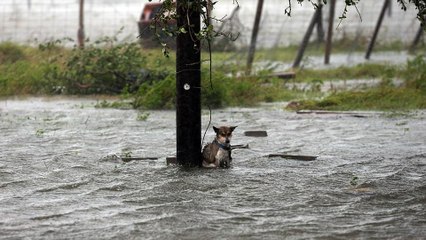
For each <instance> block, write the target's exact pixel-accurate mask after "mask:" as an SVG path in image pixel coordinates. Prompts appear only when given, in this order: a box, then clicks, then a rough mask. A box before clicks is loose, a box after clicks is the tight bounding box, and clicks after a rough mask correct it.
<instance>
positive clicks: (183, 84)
mask: <svg viewBox="0 0 426 240" xmlns="http://www.w3.org/2000/svg"><path fill="white" fill-rule="evenodd" d="M196 4H198V1H196V0H177V14H178V19H177V27H178V29H181V28H184V29H185V31H183V32H185V33H179V34H178V35H177V37H176V147H177V152H176V157H177V162H178V163H179V164H180V165H183V166H187V167H195V166H201V163H202V161H201V160H202V159H201V87H200V85H201V71H200V67H201V61H200V60H201V59H200V57H201V56H200V55H201V54H200V49H201V48H200V41H199V39H197V37H196V34H197V33H199V32H200V12H199V8H198V7H194V6H195V5H196Z"/></svg>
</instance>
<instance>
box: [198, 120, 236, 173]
mask: <svg viewBox="0 0 426 240" xmlns="http://www.w3.org/2000/svg"><path fill="white" fill-rule="evenodd" d="M235 128H236V126H234V127H226V126H222V127H219V128H217V127H215V126H213V130H214V131H215V133H216V138H215V139H214V140H213V142H211V143H209V144H207V145H206V146H204V148H203V154H202V155H203V164H202V165H203V167H205V168H218V167H222V168H229V167H230V165H231V161H232V157H231V138H232V132H233V131H234V129H235Z"/></svg>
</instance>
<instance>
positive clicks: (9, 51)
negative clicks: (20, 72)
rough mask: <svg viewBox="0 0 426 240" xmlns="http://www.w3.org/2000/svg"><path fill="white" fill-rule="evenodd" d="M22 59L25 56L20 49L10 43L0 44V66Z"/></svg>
mask: <svg viewBox="0 0 426 240" xmlns="http://www.w3.org/2000/svg"><path fill="white" fill-rule="evenodd" d="M23 59H25V54H24V51H23V49H22V47H19V46H18V45H16V44H14V43H11V42H3V43H0V64H3V63H15V62H17V61H18V60H23Z"/></svg>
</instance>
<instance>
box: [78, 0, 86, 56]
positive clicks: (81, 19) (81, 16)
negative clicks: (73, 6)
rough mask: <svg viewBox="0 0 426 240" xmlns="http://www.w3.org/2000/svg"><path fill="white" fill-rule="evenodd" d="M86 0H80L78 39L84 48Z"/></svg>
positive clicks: (79, 44)
mask: <svg viewBox="0 0 426 240" xmlns="http://www.w3.org/2000/svg"><path fill="white" fill-rule="evenodd" d="M84 38H85V37H84V0H80V11H79V17H78V31H77V39H78V46H79V47H80V48H84Z"/></svg>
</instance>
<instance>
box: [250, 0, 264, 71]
mask: <svg viewBox="0 0 426 240" xmlns="http://www.w3.org/2000/svg"><path fill="white" fill-rule="evenodd" d="M262 8H263V0H258V1H257V10H256V16H255V17H254V24H253V32H252V33H251V40H250V47H249V52H248V56H247V68H246V74H247V75H249V74H250V73H251V68H252V65H253V59H254V53H255V51H256V41H257V34H258V33H259V25H260V18H261V17H262Z"/></svg>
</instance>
